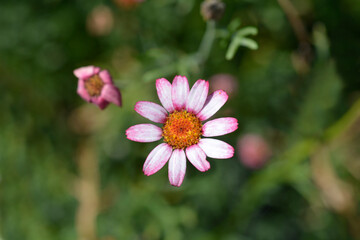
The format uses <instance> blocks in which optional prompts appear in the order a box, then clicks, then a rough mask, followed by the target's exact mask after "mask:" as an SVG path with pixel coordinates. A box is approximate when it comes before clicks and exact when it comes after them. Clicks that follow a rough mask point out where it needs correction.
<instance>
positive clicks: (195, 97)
mask: <svg viewBox="0 0 360 240" xmlns="http://www.w3.org/2000/svg"><path fill="white" fill-rule="evenodd" d="M208 92H209V82H207V81H205V80H201V79H200V80H197V81H196V83H195V84H194V86H193V87H192V88H191V90H190V93H189V97H188V100H187V103H186V110H187V111H188V112H192V113H194V114H197V113H198V112H200V110H201V109H202V108H203V106H204V103H205V101H206V97H207V95H208Z"/></svg>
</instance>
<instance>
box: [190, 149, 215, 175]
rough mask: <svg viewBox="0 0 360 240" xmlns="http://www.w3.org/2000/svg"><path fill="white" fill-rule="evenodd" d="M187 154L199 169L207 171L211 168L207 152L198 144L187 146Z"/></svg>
mask: <svg viewBox="0 0 360 240" xmlns="http://www.w3.org/2000/svg"><path fill="white" fill-rule="evenodd" d="M186 156H187V158H188V159H189V162H191V164H192V165H194V167H196V168H197V169H198V170H199V171H201V172H205V171H207V170H209V169H210V163H209V162H208V161H206V154H205V153H204V151H203V150H202V149H201V148H200V147H199V146H198V145H192V146H190V147H188V148H186Z"/></svg>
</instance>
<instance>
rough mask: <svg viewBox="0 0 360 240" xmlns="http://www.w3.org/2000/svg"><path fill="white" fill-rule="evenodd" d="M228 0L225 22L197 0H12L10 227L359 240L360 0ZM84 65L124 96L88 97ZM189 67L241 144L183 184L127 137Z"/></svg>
mask: <svg viewBox="0 0 360 240" xmlns="http://www.w3.org/2000/svg"><path fill="white" fill-rule="evenodd" d="M224 3H225V4H226V10H225V12H224V15H223V17H222V18H221V19H220V20H219V21H218V22H216V23H215V22H213V21H209V22H206V21H205V20H204V19H203V17H202V16H201V14H200V5H201V1H199V0H146V1H143V2H139V3H137V4H134V1H131V0H127V1H125V0H113V1H111V0H103V1H99V0H96V1H87V0H17V1H11V0H1V1H0V239H3V240H18V239H19V240H20V239H21V240H23V239H29V240H43V239H44V240H49V239H55V240H56V239H59V240H60V239H61V240H67V239H69V240H70V239H79V240H95V239H99V240H115V239H144V240H147V239H149V240H151V239H167V240H178V239H196V240H198V239H199V240H207V239H210V240H212V239H225V240H233V239H240V240H258V239H259V240H281V239H310V240H312V239H323V240H329V239H334V240H335V239H336V240H339V239H360V216H359V200H360V192H359V190H360V185H359V183H360V158H359V157H360V148H359V141H360V126H359V124H360V100H359V97H360V91H359V90H360V78H359V70H360V1H356V0H312V1H311V0H277V1H266V0H224ZM244 29H245V31H250V35H249V36H248V38H247V39H248V41H242V40H241V39H240V40H239V39H238V40H239V41H240V42H241V41H242V42H241V43H242V44H240V45H242V46H238V48H235V50H234V49H233V50H231V51H232V52H230V53H229V46H230V45H231V44H234V41H236V39H237V37H239V31H241V30H244ZM256 30H257V32H258V34H256ZM242 33H244V31H243V32H242ZM240 35H241V32H240ZM249 39H250V40H249ZM256 43H257V45H258V49H257V46H256ZM254 44H255V45H254ZM227 54H230V55H231V54H232V55H233V56H232V57H229V56H227ZM226 57H227V58H226ZM85 65H97V66H100V67H102V68H106V69H109V71H110V72H111V73H112V75H113V77H114V81H115V84H116V85H117V86H118V87H119V88H120V89H121V91H122V95H123V107H122V108H119V107H117V106H115V105H110V106H109V107H108V108H107V109H105V110H104V111H101V110H100V109H98V108H97V106H95V105H91V104H88V103H86V102H85V101H83V100H82V99H81V98H80V97H79V96H78V95H77V94H76V87H77V79H76V77H75V76H74V75H73V73H72V71H73V70H74V69H75V68H78V67H80V66H85ZM177 74H181V75H186V76H187V77H188V79H189V81H190V83H191V85H192V84H193V83H194V82H195V81H196V80H197V79H198V78H202V79H207V80H210V85H211V87H212V89H213V90H214V89H218V88H224V89H226V90H227V91H228V93H229V95H230V98H229V101H228V102H227V103H226V104H225V106H224V107H223V108H222V109H221V110H220V111H219V113H218V114H217V115H216V116H217V117H221V116H233V117H236V118H237V119H238V120H239V129H238V130H237V131H236V132H234V133H231V134H229V135H227V136H224V137H220V139H222V140H224V141H227V142H229V143H230V144H231V145H233V146H235V147H236V153H235V156H234V157H233V158H232V159H228V160H216V159H210V160H209V161H210V163H211V169H210V170H209V171H208V172H205V173H201V172H198V171H197V170H196V169H195V168H194V167H193V166H192V165H191V164H189V163H188V165H187V173H186V177H185V180H184V183H183V185H182V186H181V187H180V188H176V187H172V186H171V185H170V184H169V182H168V178H167V167H165V168H164V169H162V170H160V171H159V172H158V173H156V174H155V175H153V176H150V177H146V176H144V175H143V173H142V165H143V162H144V160H145V158H146V156H147V154H148V153H149V152H150V151H151V149H152V148H154V146H156V144H157V143H135V142H131V141H129V140H127V139H126V137H125V130H126V129H127V128H128V127H130V126H131V125H134V124H138V123H143V122H149V121H148V120H146V119H144V118H142V117H141V116H139V115H138V114H136V112H135V111H134V110H133V107H134V104H135V103H136V102H137V101H139V100H147V101H154V102H159V100H158V98H157V95H156V89H155V80H156V79H157V78H160V77H166V78H167V79H169V80H172V79H173V77H174V76H175V75H177ZM218 74H221V75H218ZM224 74H225V75H224ZM243 136H246V137H247V138H246V137H245V139H244V137H243ZM249 136H252V137H253V138H250V139H257V140H255V141H248V140H249ZM246 144H250V145H246ZM244 149H245V150H244ZM246 149H247V150H246ZM241 151H245V152H241Z"/></svg>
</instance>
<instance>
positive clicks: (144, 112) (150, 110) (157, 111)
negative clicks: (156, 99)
mask: <svg viewBox="0 0 360 240" xmlns="http://www.w3.org/2000/svg"><path fill="white" fill-rule="evenodd" d="M135 111H136V112H137V113H139V114H140V115H141V116H143V117H144V118H147V119H149V120H151V121H153V122H156V123H165V121H166V116H167V112H166V110H165V109H164V108H163V107H162V106H160V105H159V104H156V103H153V102H146V101H140V102H137V103H136V104H135Z"/></svg>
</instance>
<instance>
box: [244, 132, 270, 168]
mask: <svg viewBox="0 0 360 240" xmlns="http://www.w3.org/2000/svg"><path fill="white" fill-rule="evenodd" d="M237 149H238V153H239V158H240V160H241V162H242V163H243V164H244V165H245V166H246V167H248V168H253V169H258V168H261V167H262V166H264V164H265V163H266V162H267V160H268V159H269V158H270V156H271V150H270V148H269V146H268V144H267V142H266V141H265V140H264V139H263V137H262V136H259V135H255V134H246V135H244V136H242V137H241V138H240V139H239V140H238V142H237Z"/></svg>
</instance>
